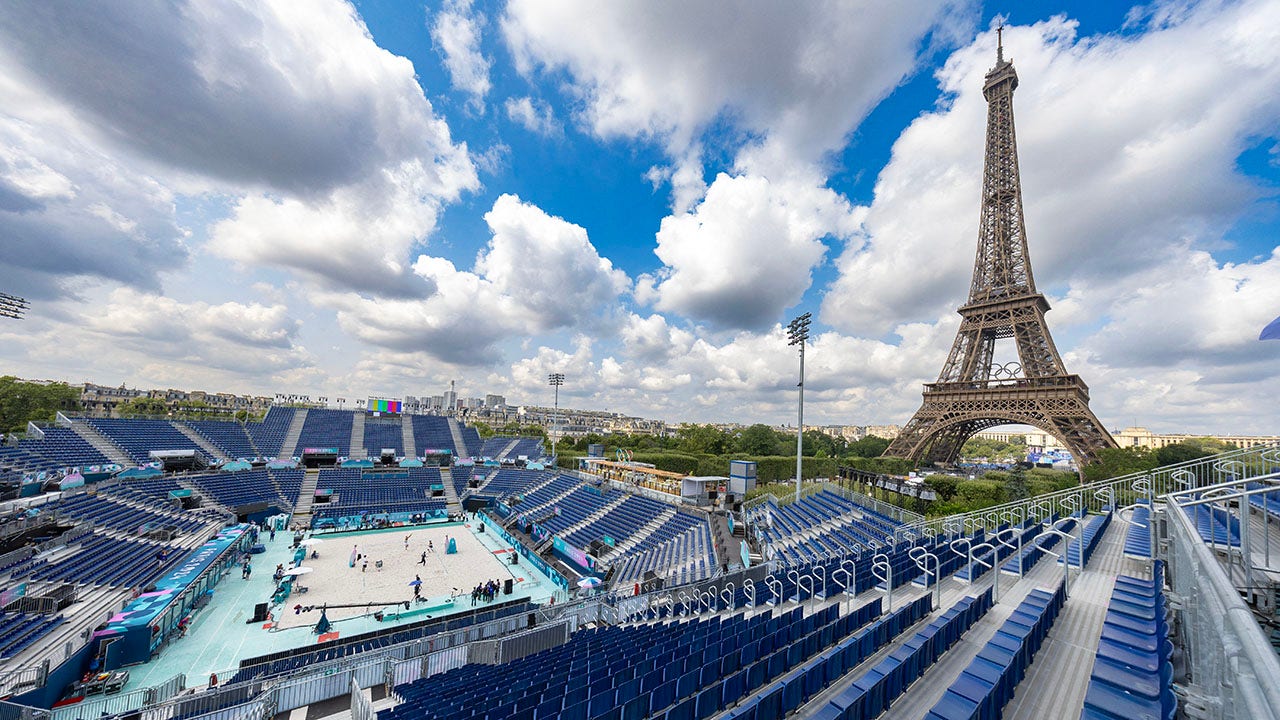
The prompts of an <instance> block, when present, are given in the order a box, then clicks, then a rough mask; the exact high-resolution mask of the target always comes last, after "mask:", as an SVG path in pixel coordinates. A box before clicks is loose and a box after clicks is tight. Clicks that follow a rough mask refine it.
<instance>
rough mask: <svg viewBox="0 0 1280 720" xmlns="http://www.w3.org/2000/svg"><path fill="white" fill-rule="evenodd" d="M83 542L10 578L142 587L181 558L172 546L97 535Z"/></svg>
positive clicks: (32, 564) (15, 573)
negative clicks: (53, 558)
mask: <svg viewBox="0 0 1280 720" xmlns="http://www.w3.org/2000/svg"><path fill="white" fill-rule="evenodd" d="M82 543H83V544H81V545H80V546H79V547H77V548H74V549H73V550H72V551H71V552H70V553H68V554H66V555H65V556H60V557H59V558H58V559H56V560H50V559H40V560H36V561H34V562H32V563H30V564H29V565H27V566H26V567H22V568H20V569H17V570H15V571H14V572H13V578H14V579H15V580H49V581H54V582H69V583H91V584H96V585H117V586H121V587H144V586H146V585H147V583H149V582H151V581H152V580H154V579H155V578H157V577H159V576H160V575H162V574H164V573H165V572H167V571H168V570H170V569H172V568H173V566H174V565H176V564H177V563H178V562H179V561H180V560H181V559H182V558H183V557H184V553H183V552H182V550H181V549H180V548H178V547H175V546H172V545H163V544H160V543H150V542H143V541H139V540H121V539H119V538H113V537H109V536H106V535H100V534H97V533H94V534H91V535H88V536H86V537H85V538H84V539H83V540H82Z"/></svg>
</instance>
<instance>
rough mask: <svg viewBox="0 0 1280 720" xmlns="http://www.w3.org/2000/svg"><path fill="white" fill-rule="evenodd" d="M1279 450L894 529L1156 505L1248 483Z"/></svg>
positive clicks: (906, 532) (940, 528) (1248, 452)
mask: <svg viewBox="0 0 1280 720" xmlns="http://www.w3.org/2000/svg"><path fill="white" fill-rule="evenodd" d="M1278 451H1280V447H1278V446H1266V445H1259V446H1255V447H1252V448H1247V449H1243V450H1230V451H1227V452H1224V453H1220V454H1218V455H1211V456H1209V457H1204V458H1199V459H1197V460H1189V461H1187V462H1183V463H1178V464H1176V465H1167V466H1164V467H1160V468H1156V469H1155V470H1150V471H1144V472H1136V473H1130V474H1128V475H1121V476H1119V477H1115V478H1110V479H1108V480H1101V481H1098V482H1093V483H1088V484H1084V485H1079V486H1076V487H1072V488H1068V489H1066V490H1059V491H1057V492H1052V493H1047V494H1044V495H1037V496H1036V497H1033V498H1027V499H1025V500H1017V501H1013V502H1008V503H1003V504H1001V505H994V506H992V507H989V508H983V509H982V510H974V511H972V512H968V513H963V514H959V515H950V516H947V517H942V518H933V519H928V520H921V521H917V522H913V523H909V524H907V525H904V526H903V527H900V528H898V529H897V530H896V531H895V533H894V534H895V535H896V539H899V540H903V539H907V538H909V537H920V536H921V535H923V534H937V535H948V536H951V535H955V534H957V533H958V532H961V531H965V532H967V531H971V530H976V529H979V528H981V529H992V528H996V527H999V526H1000V525H1001V524H1004V523H1006V522H1008V521H1009V520H1014V521H1019V522H1020V521H1025V520H1026V519H1027V518H1029V517H1032V516H1033V515H1034V512H1035V510H1036V509H1037V508H1038V507H1048V508H1050V509H1051V510H1052V511H1055V512H1062V511H1065V510H1071V511H1080V510H1089V511H1100V510H1102V508H1103V507H1104V506H1107V505H1110V506H1111V507H1112V508H1115V507H1123V506H1126V505H1131V504H1133V503H1134V502H1136V501H1138V500H1144V499H1145V500H1147V501H1152V500H1154V499H1155V498H1157V497H1160V496H1162V495H1167V494H1169V493H1173V492H1178V491H1181V490H1188V489H1197V488H1204V487H1208V486H1210V485H1214V484H1217V483H1220V482H1223V481H1227V480H1236V479H1240V480H1244V479H1250V478H1256V477H1260V476H1262V475H1266V474H1268V473H1269V472H1271V469H1272V468H1274V467H1275V466H1276V465H1277V464H1278V463H1280V461H1278V460H1277V459H1276V454H1277V452H1278Z"/></svg>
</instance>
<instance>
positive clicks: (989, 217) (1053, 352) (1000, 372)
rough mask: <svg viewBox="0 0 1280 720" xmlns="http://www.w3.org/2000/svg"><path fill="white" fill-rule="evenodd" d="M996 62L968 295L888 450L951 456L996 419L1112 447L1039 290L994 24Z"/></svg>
mask: <svg viewBox="0 0 1280 720" xmlns="http://www.w3.org/2000/svg"><path fill="white" fill-rule="evenodd" d="M996 33H997V43H996V66H995V67H994V68H992V69H991V71H990V72H988V73H987V76H986V80H985V82H984V84H983V87H982V94H983V96H984V97H986V99H987V156H986V161H985V165H984V168H983V174H982V212H981V217H980V219H979V223H978V255H977V259H976V260H975V261H974V266H973V284H972V286H971V287H970V289H969V301H968V302H967V303H966V304H965V305H963V306H961V307H960V309H959V311H958V312H959V313H960V316H961V317H962V318H963V319H962V320H961V322H960V331H959V332H958V333H957V334H956V339H955V343H954V344H953V345H952V346H951V354H950V355H949V356H947V362H946V364H945V365H944V366H943V367H942V373H941V374H940V375H939V376H938V381H937V382H934V383H926V384H925V386H924V403H923V404H922V405H921V406H920V409H919V410H917V411H916V414H915V415H914V416H912V418H911V421H910V422H908V423H907V425H906V427H905V428H903V430H902V433H901V434H900V435H898V437H897V438H896V439H895V440H894V441H893V443H892V444H891V445H890V446H889V448H888V450H886V451H885V454H886V455H892V456H896V457H905V458H910V459H912V460H915V461H917V462H920V461H931V462H951V461H953V460H955V459H956V457H957V456H958V455H959V453H960V447H961V446H962V445H963V444H964V441H965V440H968V439H969V438H970V437H972V436H973V435H974V434H976V433H978V432H980V431H982V430H986V429H988V428H992V427H995V426H997V425H1008V424H1020V425H1031V426H1033V427H1036V428H1039V429H1041V430H1043V431H1045V432H1046V433H1049V434H1050V435H1052V436H1054V437H1055V438H1057V439H1058V440H1059V441H1060V442H1061V443H1062V444H1063V445H1065V446H1066V447H1067V448H1068V449H1070V450H1071V454H1072V455H1073V456H1074V457H1075V459H1076V461H1077V462H1078V463H1081V464H1083V463H1087V462H1090V461H1092V460H1094V459H1096V457H1097V452H1098V450H1101V449H1103V448H1110V447H1116V442H1115V440H1113V439H1112V437H1111V435H1110V434H1109V433H1108V432H1107V431H1106V429H1105V428H1103V426H1102V423H1100V422H1098V419H1097V418H1096V417H1094V415H1093V413H1092V412H1091V411H1090V410H1089V387H1088V386H1087V385H1085V383H1084V381H1083V380H1081V379H1080V376H1079V375H1072V374H1070V373H1068V372H1067V369H1066V366H1064V365H1063V363H1062V357H1061V356H1059V355H1058V349H1057V348H1056V347H1054V344H1053V338H1052V337H1050V336H1049V328H1048V326H1047V325H1045V322H1044V313H1045V311H1046V310H1048V309H1049V302H1048V301H1047V300H1045V297H1044V295H1041V294H1040V293H1038V292H1036V284H1035V279H1034V278H1033V277H1032V274H1031V259H1030V256H1029V255H1028V254H1027V236H1026V233H1025V230H1024V224H1023V217H1022V183H1021V180H1020V179H1019V177H1018V147H1017V138H1016V136H1015V134H1014V130H1013V91H1014V89H1015V88H1017V87H1018V74H1017V72H1015V71H1014V69H1013V63H1012V62H1010V61H1008V60H1005V59H1004V43H1003V28H1000V29H998V30H997V31H996ZM1009 338H1012V339H1013V341H1014V343H1015V344H1016V346H1017V350H1018V361H1017V362H1009V363H1005V364H999V363H997V362H995V348H996V341H998V340H1004V339H1009Z"/></svg>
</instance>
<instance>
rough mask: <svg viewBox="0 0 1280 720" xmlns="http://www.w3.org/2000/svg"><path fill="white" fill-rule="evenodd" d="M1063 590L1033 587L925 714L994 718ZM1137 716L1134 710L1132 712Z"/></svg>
mask: <svg viewBox="0 0 1280 720" xmlns="http://www.w3.org/2000/svg"><path fill="white" fill-rule="evenodd" d="M1066 600H1067V596H1066V591H1065V590H1064V587H1063V585H1062V584H1058V585H1057V587H1056V589H1055V590H1053V591H1046V590H1043V589H1036V590H1032V591H1031V593H1030V594H1029V595H1028V596H1027V598H1026V599H1025V600H1023V601H1022V603H1021V604H1020V605H1018V607H1017V609H1015V610H1014V611H1013V614H1012V615H1011V616H1010V617H1009V619H1008V620H1006V621H1005V623H1004V624H1003V625H1001V626H1000V629H999V630H997V631H996V634H995V637H993V638H992V639H991V640H989V641H988V642H987V644H986V645H985V646H984V647H983V648H982V650H981V651H979V652H978V656H977V657H976V658H974V659H973V661H972V662H971V663H969V667H967V668H966V669H965V670H964V672H962V673H961V674H960V677H959V678H958V679H957V680H956V681H955V682H953V683H952V684H951V687H949V688H947V692H946V694H945V695H943V696H942V699H941V700H939V701H938V704H937V705H934V706H933V709H932V710H930V711H929V714H928V716H927V718H928V719H929V720H961V719H965V720H968V719H971V718H998V717H1000V716H1001V710H1002V709H1003V708H1004V706H1005V704H1007V703H1008V702H1009V700H1011V699H1012V698H1013V692H1014V688H1016V687H1017V685H1018V683H1020V682H1022V678H1023V677H1025V676H1026V674H1027V667H1028V666H1030V665H1031V660H1032V658H1033V657H1034V656H1035V654H1036V651H1037V650H1039V649H1040V646H1041V644H1043V643H1044V639H1045V636H1047V635H1048V634H1049V630H1050V628H1052V627H1053V622H1054V620H1056V619H1057V617H1058V613H1059V612H1060V611H1061V610H1062V606H1063V605H1064V604H1066ZM1133 717H1136V716H1133Z"/></svg>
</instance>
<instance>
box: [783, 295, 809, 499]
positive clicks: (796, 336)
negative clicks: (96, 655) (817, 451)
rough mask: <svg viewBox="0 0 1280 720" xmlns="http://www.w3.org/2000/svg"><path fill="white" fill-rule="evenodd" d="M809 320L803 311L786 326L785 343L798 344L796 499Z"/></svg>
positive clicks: (798, 496)
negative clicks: (798, 398) (805, 348)
mask: <svg viewBox="0 0 1280 720" xmlns="http://www.w3.org/2000/svg"><path fill="white" fill-rule="evenodd" d="M809 322H810V313H805V314H803V315H801V316H800V317H798V318H796V319H794V320H792V321H791V324H790V325H788V326H787V340H788V342H787V344H788V345H799V346H800V383H799V384H798V385H797V387H798V388H800V407H799V412H798V413H797V414H798V416H799V417H798V419H797V422H796V500H797V501H799V500H800V483H801V481H802V478H803V477H804V475H802V474H801V473H802V470H803V466H802V464H801V458H802V457H803V455H804V343H805V341H806V340H808V339H809Z"/></svg>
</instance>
